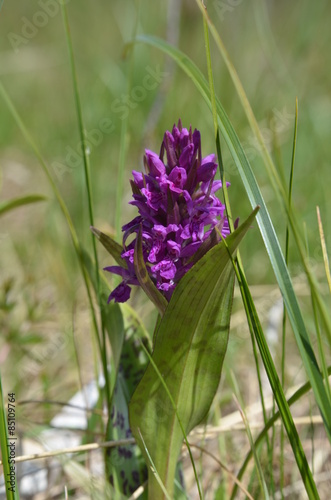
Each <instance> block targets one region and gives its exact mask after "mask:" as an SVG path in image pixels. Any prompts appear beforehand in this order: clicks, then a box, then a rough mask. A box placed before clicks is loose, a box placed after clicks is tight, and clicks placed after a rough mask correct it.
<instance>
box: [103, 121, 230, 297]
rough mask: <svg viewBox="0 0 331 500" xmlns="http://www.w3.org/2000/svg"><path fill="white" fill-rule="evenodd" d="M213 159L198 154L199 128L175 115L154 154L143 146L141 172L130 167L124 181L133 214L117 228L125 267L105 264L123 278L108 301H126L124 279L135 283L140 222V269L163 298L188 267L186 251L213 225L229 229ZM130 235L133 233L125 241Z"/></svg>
mask: <svg viewBox="0 0 331 500" xmlns="http://www.w3.org/2000/svg"><path fill="white" fill-rule="evenodd" d="M215 160H216V158H215V155H214V154H211V155H208V156H206V157H205V158H202V156H201V137H200V132H199V131H198V130H194V132H193V133H192V129H191V128H190V129H189V130H188V129H186V128H183V127H182V123H181V121H180V120H179V122H178V125H177V126H176V125H174V127H173V129H172V132H169V131H166V132H165V134H164V137H163V142H162V145H161V150H160V155H159V156H158V155H157V154H156V153H154V152H153V151H150V150H149V149H146V151H145V158H144V164H145V169H146V173H144V174H143V173H142V172H137V171H135V170H134V171H133V172H132V174H133V181H130V183H131V186H132V192H133V201H131V202H130V203H131V204H132V205H134V206H136V207H137V209H138V212H139V216H137V217H135V218H134V219H133V220H132V221H131V222H129V223H128V224H125V225H124V226H123V228H122V231H123V252H122V254H121V257H122V259H124V260H125V262H126V265H127V266H126V267H127V268H125V269H124V268H121V267H118V266H110V267H108V268H106V270H107V271H110V272H112V273H114V274H117V275H120V276H121V277H122V280H123V281H122V283H121V284H120V285H119V286H118V287H117V288H115V290H114V291H113V292H112V293H111V294H110V296H109V300H108V302H110V301H111V300H113V299H114V300H115V302H126V301H127V300H128V299H129V297H130V292H131V288H130V285H139V281H138V278H137V276H136V274H135V270H134V253H135V245H136V238H137V235H138V232H139V228H140V227H141V234H142V253H143V259H144V261H145V264H146V269H147V271H148V274H149V276H150V278H151V280H152V281H153V283H154V284H155V286H156V287H157V288H158V289H159V290H160V292H161V293H163V295H164V296H165V297H166V299H167V300H170V298H171V295H172V293H173V291H174V289H175V287H176V284H177V283H178V281H179V280H180V278H181V277H182V276H183V275H184V274H185V273H186V272H187V271H188V270H189V269H190V268H191V267H192V263H191V259H192V256H193V255H194V254H195V252H196V251H197V250H198V249H199V248H200V246H201V245H202V243H203V242H204V241H205V240H206V239H207V238H209V236H210V234H211V232H212V230H213V229H214V228H215V226H216V225H217V228H218V230H219V231H221V234H222V237H223V238H225V237H226V236H227V235H228V234H230V230H229V224H228V220H227V218H226V213H225V206H224V205H223V204H222V203H221V202H220V200H219V199H218V198H217V196H216V195H215V193H216V191H218V190H219V189H220V188H221V187H222V183H221V181H219V180H216V181H215V180H214V178H215V174H216V170H217V163H216V161H215ZM227 185H229V184H227ZM220 228H221V229H220ZM130 235H131V236H132V235H135V237H134V239H133V241H131V242H130V244H128V245H127V244H126V241H127V240H128V238H129V236H130ZM130 240H132V238H130ZM130 240H128V241H130Z"/></svg>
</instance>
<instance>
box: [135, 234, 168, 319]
mask: <svg viewBox="0 0 331 500" xmlns="http://www.w3.org/2000/svg"><path fill="white" fill-rule="evenodd" d="M134 270H135V273H136V276H137V278H138V281H139V283H140V285H141V288H142V289H143V290H144V292H145V293H146V295H147V297H149V298H150V299H151V301H152V302H153V304H155V306H156V307H157V309H158V311H159V313H160V314H161V316H163V314H164V312H165V310H166V308H167V305H168V302H167V300H166V298H165V297H164V296H163V295H162V294H161V292H159V290H158V289H157V288H156V286H155V285H154V283H153V281H152V280H151V278H150V277H149V274H148V271H147V269H146V264H145V261H144V257H143V249H142V229H141V226H140V228H139V232H138V236H137V239H136V246H135V250H134Z"/></svg>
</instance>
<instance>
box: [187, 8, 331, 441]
mask: <svg viewBox="0 0 331 500" xmlns="http://www.w3.org/2000/svg"><path fill="white" fill-rule="evenodd" d="M196 3H197V4H198V7H199V9H200V10H201V12H202V14H203V16H204V18H205V19H206V21H207V22H208V26H209V28H210V31H211V33H212V36H213V38H214V40H215V43H216V45H217V47H218V49H219V51H220V53H221V55H222V57H223V59H224V61H225V64H226V66H227V68H228V71H229V73H230V76H231V78H232V81H233V83H234V86H235V88H236V90H237V93H238V96H239V99H240V101H241V103H242V106H243V109H244V111H245V113H246V116H247V119H248V121H249V124H250V126H251V129H252V131H253V133H254V135H255V137H256V139H257V141H258V144H259V147H260V148H261V152H262V158H263V161H264V164H265V167H266V170H267V173H268V175H269V180H270V182H271V185H272V186H273V188H274V192H275V195H276V197H277V198H278V199H279V200H280V203H281V204H282V205H283V206H284V209H285V211H286V214H287V217H288V220H289V223H290V226H291V229H292V232H293V236H294V240H295V243H296V245H297V248H298V251H299V255H300V258H301V261H302V264H303V267H304V270H305V273H306V276H307V278H308V282H309V286H310V288H311V290H312V294H314V296H315V299H316V305H317V308H318V310H319V313H320V315H321V319H322V322H323V324H324V327H325V332H326V334H327V336H328V341H329V344H330V345H331V318H330V315H329V314H328V310H327V309H326V306H325V303H324V301H323V298H322V294H321V293H319V290H318V285H317V281H316V278H315V276H314V274H313V273H312V272H311V270H310V267H309V262H308V261H307V259H306V257H305V246H304V240H303V237H302V234H301V232H300V230H299V228H300V227H301V226H300V225H299V224H298V221H297V220H296V217H295V215H294V213H293V211H292V210H291V209H290V207H289V205H288V196H287V193H286V189H285V186H284V185H283V183H282V181H281V179H280V177H279V175H278V172H277V169H276V167H275V165H274V163H273V160H272V158H271V156H270V154H269V151H268V149H267V147H266V145H265V143H264V140H263V136H262V133H261V131H260V128H259V125H258V123H257V120H256V118H255V116H254V113H253V110H252V108H251V106H250V103H249V101H248V98H247V96H246V93H245V90H244V88H243V86H242V84H241V81H240V79H239V76H238V74H237V72H236V70H235V68H234V66H233V64H232V62H231V60H230V57H229V54H228V53H227V50H226V48H225V46H224V44H223V42H222V40H221V37H220V36H219V34H218V32H217V30H216V28H215V26H214V25H213V23H212V22H211V20H210V18H209V16H208V14H207V12H206V10H205V9H204V8H203V5H202V3H201V2H200V0H196ZM246 189H247V188H246ZM261 215H262V211H261ZM280 288H281V287H280ZM281 289H282V288H281ZM289 316H290V315H289ZM290 320H291V321H292V319H291V316H290ZM292 326H293V323H292ZM299 331H300V330H299ZM295 334H296V337H297V333H296V332H295ZM299 349H300V346H299ZM300 351H301V349H300ZM304 363H305V362H304ZM305 365H306V363H305ZM329 410H330V409H329ZM329 423H330V421H329ZM327 432H328V435H329V438H330V439H331V432H330V429H328V431H327Z"/></svg>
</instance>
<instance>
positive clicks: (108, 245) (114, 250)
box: [90, 227, 128, 269]
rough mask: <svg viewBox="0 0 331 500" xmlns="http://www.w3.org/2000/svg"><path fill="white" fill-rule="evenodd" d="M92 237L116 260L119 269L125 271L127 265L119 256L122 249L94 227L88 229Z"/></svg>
mask: <svg viewBox="0 0 331 500" xmlns="http://www.w3.org/2000/svg"><path fill="white" fill-rule="evenodd" d="M90 229H91V231H92V233H93V234H94V236H96V238H98V240H99V241H100V243H101V244H102V245H103V246H104V248H105V249H106V250H107V252H108V253H110V255H111V256H112V257H113V258H114V259H115V260H116V262H117V264H118V265H119V266H121V267H124V268H125V269H127V267H128V265H127V263H126V261H125V260H124V259H122V257H121V255H122V252H123V247H122V246H121V245H119V244H118V243H117V242H116V241H114V240H113V239H112V238H111V237H110V236H108V235H107V234H105V233H102V232H101V231H99V229H97V228H96V227H91V228H90Z"/></svg>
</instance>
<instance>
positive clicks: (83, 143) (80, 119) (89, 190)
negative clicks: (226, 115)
mask: <svg viewBox="0 0 331 500" xmlns="http://www.w3.org/2000/svg"><path fill="white" fill-rule="evenodd" d="M61 11H62V17H63V23H64V28H65V34H66V41H67V47H68V52H69V61H70V67H71V78H72V83H73V91H74V98H75V105H76V114H77V122H78V130H79V135H80V144H81V149H82V157H83V164H84V176H85V184H86V193H87V204H88V213H89V219H90V226H92V227H93V226H94V216H93V202H92V186H91V178H90V168H89V159H88V156H87V141H86V132H85V127H84V122H83V113H82V106H81V101H80V95H79V89H78V81H77V72H76V65H75V57H74V51H73V46H72V40H71V35H70V26H69V19H68V13H67V7H66V5H65V3H62V2H61ZM91 238H92V248H93V255H94V261H95V279H96V296H97V298H98V303H99V307H100V309H101V308H102V306H103V304H102V302H101V295H100V277H99V260H98V252H97V247H96V242H95V238H94V237H93V235H91ZM103 319H104V316H103V315H102V314H101V335H100V336H101V339H100V338H99V345H100V346H101V350H100V357H101V361H102V366H103V373H104V377H105V385H106V397H107V402H108V410H110V404H111V396H110V381H109V374H108V369H107V344H106V332H105V326H104V323H103ZM96 334H97V335H98V337H99V331H98V330H96Z"/></svg>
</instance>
